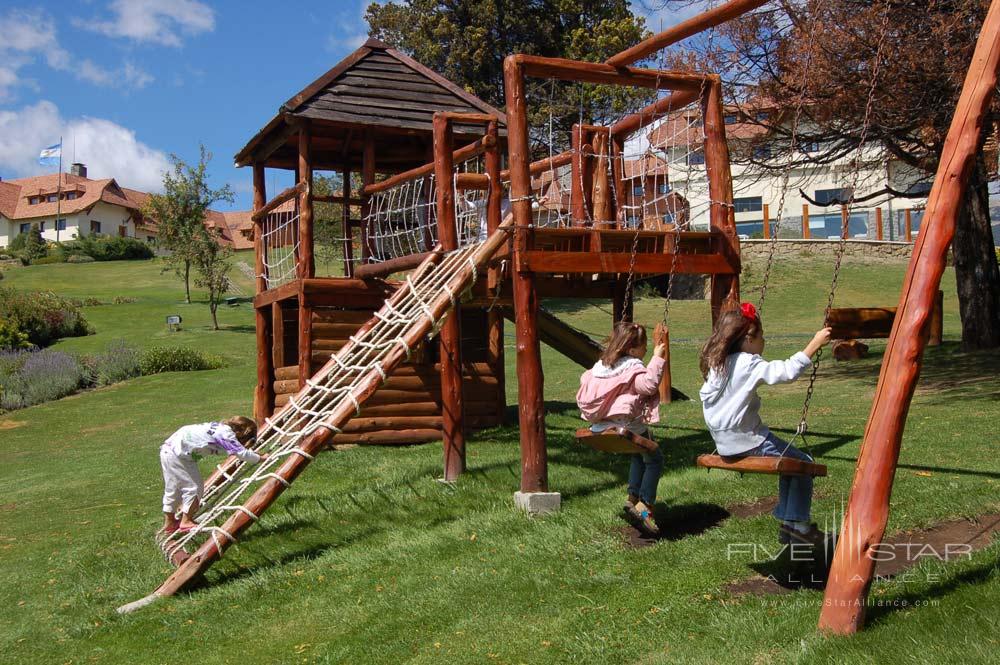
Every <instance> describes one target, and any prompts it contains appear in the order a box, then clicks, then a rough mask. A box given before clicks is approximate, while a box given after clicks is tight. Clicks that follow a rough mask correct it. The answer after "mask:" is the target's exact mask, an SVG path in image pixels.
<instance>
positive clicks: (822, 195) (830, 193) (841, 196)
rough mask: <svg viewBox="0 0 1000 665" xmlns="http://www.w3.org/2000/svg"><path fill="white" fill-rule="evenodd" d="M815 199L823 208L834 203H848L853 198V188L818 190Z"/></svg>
mask: <svg viewBox="0 0 1000 665" xmlns="http://www.w3.org/2000/svg"><path fill="white" fill-rule="evenodd" d="M813 198H814V199H816V204H817V205H821V206H825V205H830V203H832V202H833V201H840V202H843V203H846V202H847V200H848V199H849V198H851V188H850V187H836V188H834V189H817V190H816V193H815V195H814V196H813Z"/></svg>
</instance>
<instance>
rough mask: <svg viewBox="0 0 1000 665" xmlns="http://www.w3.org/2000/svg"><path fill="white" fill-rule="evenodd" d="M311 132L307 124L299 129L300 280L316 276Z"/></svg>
mask: <svg viewBox="0 0 1000 665" xmlns="http://www.w3.org/2000/svg"><path fill="white" fill-rule="evenodd" d="M311 138H312V132H311V131H310V128H309V123H303V124H302V126H301V127H300V128H299V182H300V183H302V187H301V191H300V193H299V270H298V276H299V278H301V279H312V278H313V277H315V276H316V261H315V258H314V255H313V249H314V248H313V203H312V184H313V182H312V181H313V167H312V157H311V154H310V150H311V148H310V141H311Z"/></svg>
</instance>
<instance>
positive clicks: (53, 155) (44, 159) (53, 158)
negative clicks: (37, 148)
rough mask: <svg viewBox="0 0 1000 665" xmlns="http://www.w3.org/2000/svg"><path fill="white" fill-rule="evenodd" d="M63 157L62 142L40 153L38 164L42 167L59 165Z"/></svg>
mask: <svg viewBox="0 0 1000 665" xmlns="http://www.w3.org/2000/svg"><path fill="white" fill-rule="evenodd" d="M61 157H62V142H61V141H60V142H59V143H56V144H55V145H50V146H49V147H48V148H46V149H45V150H42V151H41V152H40V153H38V163H39V164H41V165H42V166H53V165H56V164H58V163H59V159H60V158H61Z"/></svg>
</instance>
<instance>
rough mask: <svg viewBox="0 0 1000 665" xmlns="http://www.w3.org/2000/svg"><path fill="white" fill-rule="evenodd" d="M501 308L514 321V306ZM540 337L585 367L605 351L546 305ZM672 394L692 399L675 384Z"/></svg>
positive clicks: (677, 398) (540, 317)
mask: <svg viewBox="0 0 1000 665" xmlns="http://www.w3.org/2000/svg"><path fill="white" fill-rule="evenodd" d="M500 309H501V311H503V315H504V318H506V319H508V320H510V321H512V322H513V321H514V309H513V308H511V307H502V308H500ZM538 338H539V339H540V340H541V341H542V342H544V343H545V344H547V345H549V346H551V347H552V348H553V349H555V350H556V351H558V352H559V353H561V354H562V355H564V356H566V357H567V358H569V359H570V360H572V361H573V362H575V363H576V364H577V365H580V367H583V368H585V369H590V368H591V367H593V366H594V363H596V362H597V359H598V358H600V357H601V353H603V352H604V347H603V346H601V345H600V344H598V343H597V342H595V341H594V340H593V338H591V336H590V335H588V334H587V333H585V332H583V331H581V330H577V329H576V328H574V327H573V326H571V325H569V324H567V323H564V322H563V321H562V320H560V319H559V318H558V317H556V315H555V314H553V313H552V312H550V311H548V310H547V309H545V308H544V307H539V308H538ZM670 396H671V399H672V400H674V401H681V400H687V399H690V398H689V397H688V396H687V395H685V394H684V393H682V392H681V391H680V390H677V389H676V388H674V387H673V386H671V387H670Z"/></svg>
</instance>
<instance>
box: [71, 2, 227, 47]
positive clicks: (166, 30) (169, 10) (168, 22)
mask: <svg viewBox="0 0 1000 665" xmlns="http://www.w3.org/2000/svg"><path fill="white" fill-rule="evenodd" d="M108 9H109V10H110V12H111V14H112V17H111V18H110V19H106V20H101V19H91V20H89V21H85V20H81V19H74V20H73V25H75V26H77V27H80V28H84V29H86V30H92V31H94V32H99V33H101V34H103V35H108V36H109V37H124V38H126V39H131V40H133V41H135V42H149V43H152V44H162V45H164V46H180V45H181V43H182V42H181V37H180V34H179V33H183V34H185V35H197V34H199V33H203V32H211V31H212V30H214V29H215V11H214V10H213V9H212V8H211V7H209V6H208V5H205V4H203V3H201V2H197V0H169V1H167V2H164V1H163V0H113V2H111V3H110V5H109V7H108Z"/></svg>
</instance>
